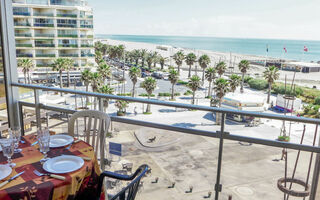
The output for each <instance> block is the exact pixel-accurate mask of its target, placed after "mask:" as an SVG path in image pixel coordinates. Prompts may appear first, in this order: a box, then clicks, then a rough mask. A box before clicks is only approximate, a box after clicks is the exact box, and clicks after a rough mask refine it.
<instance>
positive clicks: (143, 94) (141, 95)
mask: <svg viewBox="0 0 320 200" xmlns="http://www.w3.org/2000/svg"><path fill="white" fill-rule="evenodd" d="M147 96H148V94H146V93H142V94H139V97H147ZM155 96H156V95H155V94H151V95H150V97H155Z"/></svg>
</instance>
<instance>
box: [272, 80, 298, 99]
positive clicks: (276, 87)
mask: <svg viewBox="0 0 320 200" xmlns="http://www.w3.org/2000/svg"><path fill="white" fill-rule="evenodd" d="M272 93H274V94H288V95H293V96H300V95H302V93H303V89H302V88H301V87H299V86H296V87H295V88H294V90H293V89H292V91H291V85H287V87H285V85H284V84H283V83H275V84H273V85H272Z"/></svg>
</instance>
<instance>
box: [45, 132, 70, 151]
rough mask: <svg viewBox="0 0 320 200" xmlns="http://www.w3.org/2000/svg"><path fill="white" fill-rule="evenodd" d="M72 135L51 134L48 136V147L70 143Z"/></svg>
mask: <svg viewBox="0 0 320 200" xmlns="http://www.w3.org/2000/svg"><path fill="white" fill-rule="evenodd" d="M73 140H74V139H73V137H71V136H70V135H63V134H59V135H51V136H50V147H51V148H57V147H63V146H67V145H69V144H71V143H72V142H73Z"/></svg>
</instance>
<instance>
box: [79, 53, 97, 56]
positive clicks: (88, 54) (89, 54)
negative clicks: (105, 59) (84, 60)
mask: <svg viewBox="0 0 320 200" xmlns="http://www.w3.org/2000/svg"><path fill="white" fill-rule="evenodd" d="M94 56H95V55H94V54H93V53H86V54H81V57H94Z"/></svg>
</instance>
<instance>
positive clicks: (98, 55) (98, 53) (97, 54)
mask: <svg viewBox="0 0 320 200" xmlns="http://www.w3.org/2000/svg"><path fill="white" fill-rule="evenodd" d="M102 60H103V56H102V53H101V51H95V62H96V63H97V64H98V65H99V63H100V62H101V61H102Z"/></svg>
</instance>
